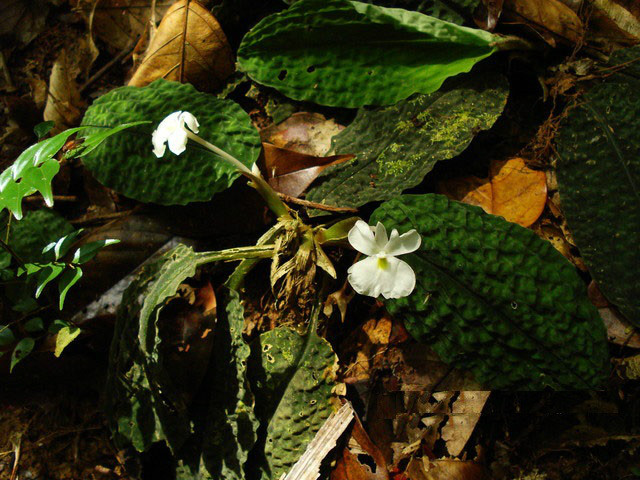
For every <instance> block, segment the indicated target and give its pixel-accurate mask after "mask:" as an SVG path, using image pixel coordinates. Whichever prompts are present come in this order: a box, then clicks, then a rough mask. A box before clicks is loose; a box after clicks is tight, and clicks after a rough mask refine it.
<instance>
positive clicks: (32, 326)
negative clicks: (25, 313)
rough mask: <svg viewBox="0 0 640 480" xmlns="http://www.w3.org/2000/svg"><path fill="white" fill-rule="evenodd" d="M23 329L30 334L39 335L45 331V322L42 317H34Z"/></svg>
mask: <svg viewBox="0 0 640 480" xmlns="http://www.w3.org/2000/svg"><path fill="white" fill-rule="evenodd" d="M23 327H24V329H25V330H26V331H27V332H29V333H37V332H41V331H42V330H44V322H43V321H42V319H41V318H40V317H34V318H32V319H30V320H28V321H26V322H25V323H24V326H23Z"/></svg>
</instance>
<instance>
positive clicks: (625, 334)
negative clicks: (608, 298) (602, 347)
mask: <svg viewBox="0 0 640 480" xmlns="http://www.w3.org/2000/svg"><path fill="white" fill-rule="evenodd" d="M598 312H599V313H600V316H601V317H602V320H603V322H604V325H605V327H607V337H608V338H609V341H610V342H612V343H615V344H616V345H623V346H625V347H628V348H640V333H639V332H638V331H637V329H636V328H635V327H633V325H629V324H628V323H627V321H626V320H624V319H622V318H621V317H620V316H619V315H618V314H617V313H616V311H615V310H613V309H611V308H598Z"/></svg>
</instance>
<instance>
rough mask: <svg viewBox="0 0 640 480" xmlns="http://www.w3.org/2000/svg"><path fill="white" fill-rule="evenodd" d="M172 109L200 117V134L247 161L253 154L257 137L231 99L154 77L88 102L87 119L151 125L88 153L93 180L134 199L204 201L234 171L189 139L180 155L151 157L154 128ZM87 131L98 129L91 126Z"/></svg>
mask: <svg viewBox="0 0 640 480" xmlns="http://www.w3.org/2000/svg"><path fill="white" fill-rule="evenodd" d="M177 110H186V111H189V112H191V113H192V114H194V115H195V116H196V117H197V119H198V121H199V122H200V135H201V136H202V137H203V138H205V139H206V140H208V141H210V142H212V143H214V144H215V145H217V146H218V147H220V148H222V149H223V150H225V151H227V152H229V153H230V154H232V155H233V156H235V157H236V158H238V159H239V160H240V161H241V162H243V163H244V164H245V165H247V166H251V165H252V164H253V163H254V162H255V160H257V158H258V155H259V153H260V137H259V135H258V133H257V131H256V130H255V128H254V127H253V126H252V124H251V119H250V118H249V116H248V115H247V114H246V113H245V112H244V111H243V110H242V109H241V108H240V107H239V106H238V105H237V104H236V103H234V102H232V101H230V100H222V99H218V98H216V97H214V96H212V95H208V94H204V93H200V92H198V91H196V90H195V88H193V86H191V85H188V84H184V85H182V84H179V83H176V82H168V81H166V80H156V81H155V82H153V83H151V84H150V85H148V86H147V87H143V88H139V87H121V88H117V89H115V90H112V91H111V92H109V93H107V94H106V95H103V96H102V97H100V98H99V99H98V100H96V101H95V102H94V103H93V105H92V106H91V107H89V109H88V110H87V112H86V114H85V116H84V119H83V124H84V125H91V126H101V125H112V124H114V123H121V122H130V121H135V120H140V119H145V120H150V121H151V122H152V123H151V125H149V126H147V127H145V128H140V129H138V130H137V131H135V132H134V131H125V132H122V133H120V134H118V135H115V136H112V137H110V138H108V139H107V140H106V141H104V142H103V143H102V144H101V145H100V146H99V147H97V148H95V149H94V150H92V151H90V153H88V154H86V155H85V157H84V164H85V165H86V166H87V168H88V169H89V170H91V172H92V173H93V175H94V176H95V177H96V178H97V179H98V181H100V182H101V183H103V184H104V185H106V186H108V187H110V188H113V189H114V190H117V191H118V192H120V193H122V194H124V195H126V196H128V197H131V198H134V199H136V200H140V201H143V202H155V203H160V204H164V205H167V204H181V205H184V204H186V203H189V202H193V201H204V200H209V199H210V198H211V197H212V196H213V195H214V194H215V193H217V192H221V191H223V190H224V189H226V188H227V187H229V186H230V185H231V184H232V183H233V181H234V180H235V179H236V178H237V177H238V176H239V173H238V172H237V171H236V170H235V169H234V168H233V167H231V166H229V165H228V164H227V163H226V162H223V161H221V160H220V159H219V158H218V157H217V156H215V155H213V154H212V153H211V152H208V151H206V150H204V149H202V148H199V147H195V146H192V145H191V144H190V145H188V146H187V151H186V152H184V153H183V154H181V155H179V156H176V155H174V154H172V153H170V152H168V151H167V153H166V154H165V156H164V157H163V158H156V156H155V155H154V154H153V153H152V144H151V133H152V130H153V129H154V128H155V127H157V125H158V123H160V121H161V120H163V119H164V118H165V117H166V116H167V115H169V114H170V113H172V112H174V111H177ZM87 131H88V132H89V133H94V132H95V130H94V129H93V128H90V129H88V130H87ZM123 171H126V174H123Z"/></svg>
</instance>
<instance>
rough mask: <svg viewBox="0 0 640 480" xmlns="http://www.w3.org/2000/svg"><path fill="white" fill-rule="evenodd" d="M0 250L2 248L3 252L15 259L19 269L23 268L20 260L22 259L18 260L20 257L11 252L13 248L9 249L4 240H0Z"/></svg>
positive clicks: (22, 262)
mask: <svg viewBox="0 0 640 480" xmlns="http://www.w3.org/2000/svg"><path fill="white" fill-rule="evenodd" d="M0 248H3V249H4V250H5V251H7V252H8V253H9V255H11V256H12V257H13V258H15V259H16V262H18V265H20V266H21V267H24V261H23V260H22V258H20V255H18V254H17V253H16V252H14V251H13V248H11V247H10V246H9V245H7V244H6V243H5V241H4V240H2V239H0Z"/></svg>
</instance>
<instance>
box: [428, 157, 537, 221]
mask: <svg viewBox="0 0 640 480" xmlns="http://www.w3.org/2000/svg"><path fill="white" fill-rule="evenodd" d="M438 190H439V193H443V194H445V195H447V196H448V197H449V198H451V199H453V200H458V201H461V202H464V203H468V204H470V205H476V206H478V207H481V208H482V209H483V210H484V211H485V212H487V213H491V214H493V215H500V216H501V217H504V218H505V219H506V220H508V221H510V222H514V223H517V224H519V225H522V226H523V227H528V226H530V225H532V224H533V223H534V222H535V221H536V220H537V219H538V217H540V215H541V214H542V211H543V210H544V206H545V204H546V202H547V181H546V176H545V173H544V172H541V171H538V170H532V169H530V168H529V167H527V165H526V162H525V160H524V159H523V158H520V157H515V158H511V159H509V160H494V161H493V162H491V166H490V171H489V178H488V179H480V178H478V177H473V176H470V177H463V178H455V179H452V180H447V181H444V182H440V183H439V184H438Z"/></svg>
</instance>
